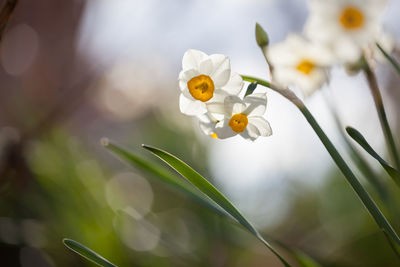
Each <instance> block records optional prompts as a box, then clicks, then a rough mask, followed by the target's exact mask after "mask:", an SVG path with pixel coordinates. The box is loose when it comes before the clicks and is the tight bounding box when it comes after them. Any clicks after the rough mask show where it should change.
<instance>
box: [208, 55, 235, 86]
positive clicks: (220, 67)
mask: <svg viewBox="0 0 400 267" xmlns="http://www.w3.org/2000/svg"><path fill="white" fill-rule="evenodd" d="M210 59H211V60H212V62H213V71H212V73H211V78H212V79H213V81H214V85H215V86H216V87H218V88H220V87H222V86H224V85H225V84H226V83H227V82H228V81H229V77H230V75H231V64H230V61H229V58H228V57H227V56H224V55H221V54H214V55H211V56H210Z"/></svg>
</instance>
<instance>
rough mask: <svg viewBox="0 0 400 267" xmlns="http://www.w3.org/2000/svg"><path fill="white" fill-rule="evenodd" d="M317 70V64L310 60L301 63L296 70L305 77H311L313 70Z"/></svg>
mask: <svg viewBox="0 0 400 267" xmlns="http://www.w3.org/2000/svg"><path fill="white" fill-rule="evenodd" d="M314 68H315V64H314V63H313V62H311V61H309V60H303V61H301V62H300V63H299V64H298V65H297V67H296V69H297V70H298V71H300V72H301V73H303V74H305V75H309V74H310V73H311V72H312V71H313V69H314Z"/></svg>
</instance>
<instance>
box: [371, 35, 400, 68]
mask: <svg viewBox="0 0 400 267" xmlns="http://www.w3.org/2000/svg"><path fill="white" fill-rule="evenodd" d="M376 46H377V47H378V49H379V50H380V51H381V52H382V54H383V55H384V56H385V58H386V59H387V60H388V61H389V62H390V64H392V66H393V68H394V69H395V70H396V72H397V74H399V75H400V64H399V63H398V62H397V61H396V60H395V59H394V58H393V57H392V56H390V55H389V53H388V52H386V51H385V50H384V49H383V47H382V46H381V45H380V44H379V43H376Z"/></svg>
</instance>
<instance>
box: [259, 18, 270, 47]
mask: <svg viewBox="0 0 400 267" xmlns="http://www.w3.org/2000/svg"><path fill="white" fill-rule="evenodd" d="M256 41H257V44H258V46H259V47H261V49H264V47H266V46H268V44H269V38H268V34H267V33H266V32H265V31H264V29H263V28H262V27H261V26H260V24H258V23H256Z"/></svg>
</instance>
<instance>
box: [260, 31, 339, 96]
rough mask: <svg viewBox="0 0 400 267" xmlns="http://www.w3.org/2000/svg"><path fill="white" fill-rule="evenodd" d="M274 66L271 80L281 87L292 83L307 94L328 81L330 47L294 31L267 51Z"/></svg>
mask: <svg viewBox="0 0 400 267" xmlns="http://www.w3.org/2000/svg"><path fill="white" fill-rule="evenodd" d="M267 58H268V59H269V60H270V63H271V64H272V66H273V67H274V68H273V73H272V75H273V80H274V81H275V82H276V83H278V84H280V85H282V86H285V87H286V86H293V87H295V88H298V89H300V90H301V91H302V92H303V93H304V94H305V95H310V94H311V93H313V92H314V91H315V90H316V89H318V88H320V87H321V86H322V85H323V84H324V83H325V82H326V81H327V80H328V68H329V67H330V66H331V65H332V63H333V56H332V53H331V52H330V50H329V49H327V48H326V47H324V46H321V45H319V44H315V43H311V42H309V41H307V40H305V39H304V38H303V37H301V36H300V35H297V34H289V35H288V36H287V38H286V40H285V41H284V42H282V43H279V44H276V45H272V46H271V47H269V48H268V50H267Z"/></svg>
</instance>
